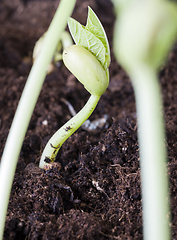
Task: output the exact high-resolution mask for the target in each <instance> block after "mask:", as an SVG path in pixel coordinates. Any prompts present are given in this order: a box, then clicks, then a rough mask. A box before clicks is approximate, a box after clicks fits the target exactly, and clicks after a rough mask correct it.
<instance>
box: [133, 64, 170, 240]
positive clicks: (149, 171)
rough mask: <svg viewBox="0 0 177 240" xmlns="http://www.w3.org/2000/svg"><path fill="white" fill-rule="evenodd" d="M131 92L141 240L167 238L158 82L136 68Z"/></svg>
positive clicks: (146, 70) (149, 72) (164, 156)
mask: <svg viewBox="0 0 177 240" xmlns="http://www.w3.org/2000/svg"><path fill="white" fill-rule="evenodd" d="M130 76H131V77H132V83H133V87H134V91H135V98H136V107H137V119H138V137H139V145H140V166H141V181H142V199H143V231H144V239H145V240H169V239H170V235H171V234H170V210H169V190H168V178H167V172H168V171H167V153H166V146H165V144H166V142H165V132H164V119H163V108H162V99H161V91H160V86H159V80H158V77H157V74H156V72H155V71H153V70H151V69H149V68H147V67H144V66H142V67H141V66H140V67H139V68H138V70H137V71H136V72H135V73H133V74H132V75H131V74H130Z"/></svg>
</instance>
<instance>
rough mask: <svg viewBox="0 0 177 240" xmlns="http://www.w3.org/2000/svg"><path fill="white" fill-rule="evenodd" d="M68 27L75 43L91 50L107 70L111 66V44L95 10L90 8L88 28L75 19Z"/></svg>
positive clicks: (71, 19)
mask: <svg viewBox="0 0 177 240" xmlns="http://www.w3.org/2000/svg"><path fill="white" fill-rule="evenodd" d="M68 26H69V29H70V32H71V35H72V37H73V39H74V41H75V43H76V44H77V45H80V46H82V47H84V48H86V49H87V50H89V51H90V52H91V53H92V54H93V55H94V56H95V57H96V58H97V60H98V61H99V62H100V63H101V65H102V66H103V68H104V69H105V70H107V68H108V67H109V64H110V50H109V44H108V40H107V37H106V33H105V31H104V29H103V26H102V25H101V23H100V21H99V19H98V18H97V16H96V15H95V13H94V12H93V10H92V9H91V8H89V12H88V18H87V24H86V26H83V25H81V24H80V23H79V22H77V21H76V20H74V19H73V18H69V20H68Z"/></svg>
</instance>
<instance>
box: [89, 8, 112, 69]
mask: <svg viewBox="0 0 177 240" xmlns="http://www.w3.org/2000/svg"><path fill="white" fill-rule="evenodd" d="M85 29H87V30H88V31H90V32H91V33H93V34H94V35H95V36H96V37H97V38H98V39H100V41H101V42H102V43H103V45H104V47H105V51H106V56H105V67H106V68H108V67H109V64H110V48H109V43H108V39H107V36H106V33H105V30H104V28H103V26H102V24H101V22H100V20H99V19H98V17H97V16H96V14H95V13H94V11H93V10H92V9H91V8H90V7H88V17H87V24H86V26H85Z"/></svg>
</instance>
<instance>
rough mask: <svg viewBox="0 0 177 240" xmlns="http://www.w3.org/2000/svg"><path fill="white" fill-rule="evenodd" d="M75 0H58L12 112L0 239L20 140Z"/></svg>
mask: <svg viewBox="0 0 177 240" xmlns="http://www.w3.org/2000/svg"><path fill="white" fill-rule="evenodd" d="M75 2H76V0H72V1H71V0H68V1H67V0H61V1H60V4H59V7H58V9H57V11H56V14H55V16H54V18H53V20H52V22H51V25H50V27H49V29H48V31H47V33H46V37H45V40H44V44H43V47H42V49H41V52H40V54H39V56H38V58H37V59H36V61H35V62H34V65H33V67H32V69H31V72H30V75H29V77H28V80H27V83H26V86H25V88H24V90H23V94H22V96H21V99H20V102H19V105H18V108H17V111H16V113H15V117H14V120H13V123H12V126H11V129H10V133H9V136H8V139H7V142H6V146H5V149H4V152H3V156H2V160H1V166H0V240H1V239H2V238H3V230H4V224H5V216H6V211H7V206H8V200H9V196H10V191H11V186H12V182H13V178H14V174H15V169H16V165H17V161H18V156H19V153H20V150H21V146H22V143H23V139H24V136H25V133H26V130H27V127H28V124H29V121H30V118H31V115H32V112H33V110H34V107H35V104H36V101H37V98H38V96H39V93H40V90H41V87H42V84H43V81H44V78H45V76H46V69H47V67H48V65H49V63H50V62H51V60H52V57H53V55H54V52H55V49H56V46H57V44H58V41H59V39H60V36H61V33H62V32H63V31H64V29H65V27H66V24H67V20H68V17H69V16H70V15H71V13H72V11H73V8H74V5H75ZM31 96H32V97H31Z"/></svg>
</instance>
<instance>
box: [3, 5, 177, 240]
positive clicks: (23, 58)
mask: <svg viewBox="0 0 177 240" xmlns="http://www.w3.org/2000/svg"><path fill="white" fill-rule="evenodd" d="M58 2H59V1H58V0H53V1H52V0H51V1H47V0H46V1H44V0H43V1H42V0H41V1H40V0H38V1H37V0H36V1H30V0H29V1H20V0H16V1H11V0H2V1H1V2H0V24H1V27H0V89H1V94H0V142H1V145H0V151H1V154H2V151H3V148H4V144H5V141H6V138H7V134H8V131H9V128H10V125H11V122H12V119H13V116H14V113H15V110H16V107H17V104H18V101H19V99H20V96H21V93H22V90H23V87H24V85H25V82H26V79H27V76H28V74H29V71H30V69H31V66H32V60H31V54H32V50H33V47H34V44H35V42H36V40H37V39H38V38H39V37H40V36H41V34H42V33H43V32H45V31H46V30H47V27H48V26H49V23H50V21H51V19H52V17H53V15H54V13H55V10H56V8H57V6H58ZM88 5H89V6H91V7H92V8H93V10H94V11H95V12H96V14H97V15H98V17H99V18H100V20H101V22H102V23H103V25H104V27H105V30H106V33H107V35H108V38H109V41H110V45H111V49H112V36H113V25H114V19H115V18H114V14H113V8H112V4H111V2H110V1H108V0H107V1H104V0H78V1H77V4H76V7H75V10H74V12H73V17H74V18H75V19H77V20H79V21H80V22H81V23H82V24H85V21H86V17H87V6H88ZM159 76H160V81H161V84H162V92H163V99H164V108H165V120H166V129H167V147H168V156H169V162H168V167H169V178H170V193H171V209H172V224H171V225H172V237H173V239H177V206H176V199H177V181H176V177H177V160H176V155H177V48H174V50H173V52H172V53H171V54H170V56H169V60H168V63H167V65H166V67H164V68H163V69H162V70H161V72H160V74H159ZM32 97H33V96H31V98H32ZM88 97H89V94H88V93H87V91H86V90H85V89H84V88H83V86H82V85H81V84H80V83H79V82H78V81H77V80H76V79H75V78H74V77H72V75H71V74H70V73H69V71H68V70H66V68H65V67H64V66H63V64H62V63H61V64H60V66H59V67H58V68H57V69H56V70H55V71H54V72H53V73H51V74H50V75H48V76H47V77H46V80H45V83H44V85H43V88H42V91H41V94H40V97H39V99H38V102H37V105H36V108H35V110H34V113H33V116H32V119H31V122H30V125H29V128H28V131H27V134H26V137H25V140H24V143H23V147H22V151H21V154H20V157H19V161H18V165H17V169H16V174H15V179H14V183H13V187H12V192H11V197H10V202H9V208H8V213H7V219H6V226H5V233H4V240H8V239H18V240H20V239H31V240H32V239H35V240H36V239H62V240H67V239H79V240H81V239H83V240H86V239H100V240H103V239H106V240H107V239H110V240H112V239H129V240H131V239H142V207H141V189H140V169H139V152H138V150H139V148H138V142H137V128H136V126H137V124H136V110H135V100H134V93H133V89H132V86H131V82H130V80H129V78H128V77H127V75H126V74H125V73H124V71H123V70H122V69H121V67H120V66H119V65H118V64H117V63H116V61H115V58H114V56H113V54H112V62H111V65H110V85H109V87H108V90H107V91H106V92H105V94H104V95H103V96H102V98H101V100H100V102H99V104H98V106H97V108H96V110H95V111H94V113H93V114H92V116H91V118H90V119H91V120H95V119H98V118H101V117H103V116H104V115H105V114H107V115H108V116H109V120H108V125H107V126H106V127H104V128H103V129H98V131H96V132H87V131H84V130H83V129H82V128H80V129H79V130H78V131H77V132H76V133H75V134H74V135H73V136H71V137H70V138H69V139H68V140H67V141H66V142H65V143H64V145H63V146H62V148H61V150H60V152H59V156H58V159H57V163H56V164H53V167H52V168H51V169H49V170H47V171H44V170H41V169H39V168H38V163H39V159H40V155H41V152H42V150H43V147H44V146H45V144H46V142H47V140H48V139H49V138H50V136H51V135H52V134H53V133H54V132H55V131H56V130H57V129H58V128H60V127H61V126H62V125H63V124H64V123H65V122H66V121H67V120H68V119H69V118H70V117H71V116H70V113H69V110H68V108H67V106H66V105H65V104H64V103H63V102H62V101H61V98H65V99H67V100H68V101H69V102H70V103H71V104H72V105H73V106H74V108H75V109H76V110H77V111H79V110H80V109H81V108H82V107H83V106H84V103H85V102H86V101H87V99H88ZM44 121H45V122H44ZM44 123H47V124H44ZM17 138H18V136H17Z"/></svg>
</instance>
